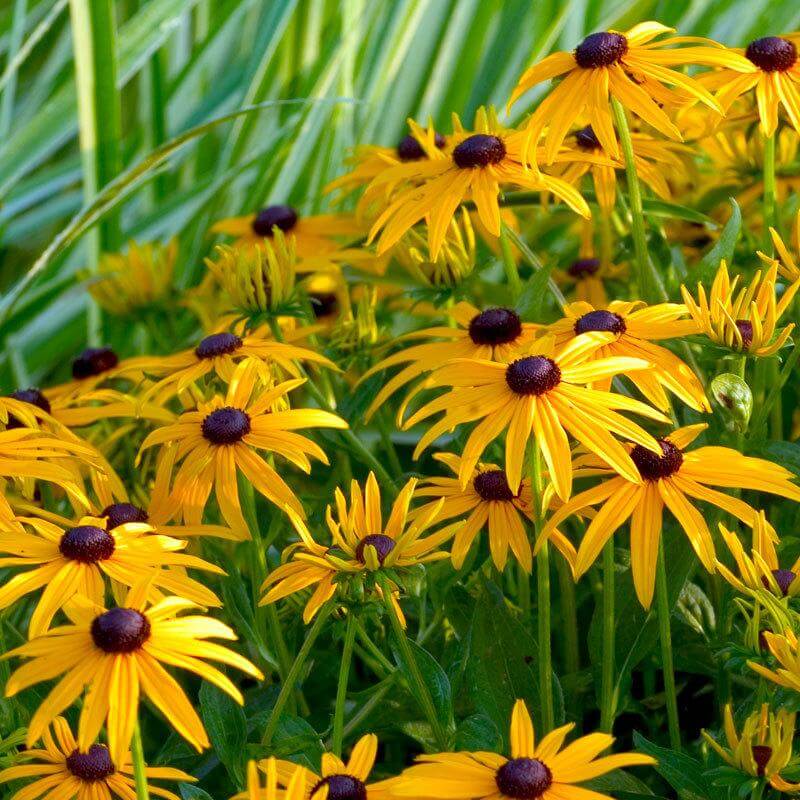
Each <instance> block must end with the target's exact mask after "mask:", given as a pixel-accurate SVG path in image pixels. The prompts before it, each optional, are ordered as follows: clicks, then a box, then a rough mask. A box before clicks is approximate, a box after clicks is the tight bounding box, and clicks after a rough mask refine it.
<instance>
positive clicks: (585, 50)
mask: <svg viewBox="0 0 800 800" xmlns="http://www.w3.org/2000/svg"><path fill="white" fill-rule="evenodd" d="M673 32H674V29H672V28H667V27H665V26H664V25H661V24H659V23H657V22H642V23H640V24H638V25H635V26H634V27H633V28H631V29H630V30H629V31H625V32H624V33H621V32H618V31H602V32H600V33H592V34H590V35H589V36H587V37H586V38H585V39H584V40H583V41H582V42H581V43H580V44H579V45H578V46H577V47H576V48H575V50H574V51H573V52H571V53H567V52H560V53H553V54H552V55H549V56H547V57H546V58H544V59H542V61H540V62H539V63H538V64H534V65H533V66H532V67H531V68H530V69H528V70H527V71H526V72H524V73H523V74H522V76H521V77H520V79H519V82H518V83H517V85H516V87H515V88H514V91H513V92H512V94H511V99H510V101H509V105H511V104H513V103H515V102H516V101H517V100H518V99H519V97H520V96H521V95H523V94H524V93H525V92H527V91H528V90H529V89H531V88H532V87H533V86H536V84H538V83H541V82H542V81H546V80H550V79H551V78H556V77H558V76H560V75H563V76H564V78H563V80H562V81H561V82H560V83H559V84H558V86H556V88H555V89H554V90H553V91H552V92H551V93H550V94H549V95H548V96H547V97H546V98H545V99H544V100H543V101H542V102H541V103H540V104H539V105H538V106H537V108H536V110H535V111H534V112H533V114H531V116H530V118H529V119H528V121H527V122H526V123H525V132H526V135H527V137H528V140H529V142H530V144H529V149H530V148H533V147H535V146H536V144H537V143H538V142H539V140H540V139H541V138H542V137H543V136H544V158H543V161H544V163H546V164H552V163H553V161H554V160H555V158H556V154H557V153H558V150H559V148H560V147H561V144H562V142H563V141H564V138H565V137H566V135H567V133H568V131H569V130H570V128H571V127H572V126H573V125H574V124H575V122H576V121H577V120H578V119H581V118H583V117H587V118H588V120H589V123H590V125H591V126H592V129H593V131H594V133H595V134H596V136H597V138H598V139H599V140H600V142H601V143H602V145H603V149H604V150H605V151H606V152H607V153H609V154H610V155H612V156H613V157H614V158H619V155H620V153H619V146H618V144H617V137H616V135H615V133H614V124H613V121H612V117H611V104H610V102H609V96H610V97H611V98H614V99H616V100H618V101H619V102H620V103H621V104H622V105H623V106H625V107H626V108H627V109H628V110H629V111H631V112H632V113H633V114H635V115H636V116H637V117H639V118H640V119H642V120H644V121H645V122H646V123H648V124H649V125H651V126H652V127H653V128H655V129H656V130H657V131H659V132H660V133H662V134H664V136H667V137H668V138H670V139H680V138H681V134H680V131H679V130H678V128H677V127H676V126H675V123H674V122H673V121H672V120H671V119H670V118H669V116H668V115H667V113H666V112H665V111H664V109H663V108H661V105H660V104H663V103H664V102H665V100H667V99H669V98H672V100H673V102H674V104H675V105H680V104H681V103H682V102H683V101H684V97H685V96H688V97H689V98H690V99H692V100H700V101H701V102H703V103H705V104H706V105H707V106H709V107H710V108H712V109H714V110H718V109H719V105H718V104H717V102H716V101H715V100H714V98H713V97H712V96H711V94H710V93H709V91H708V90H707V89H705V88H704V87H703V86H702V85H701V84H700V83H699V82H698V81H697V80H696V79H694V78H691V77H689V76H688V75H686V74H684V73H683V72H681V71H679V70H676V69H672V67H680V66H684V65H686V64H698V65H706V66H716V65H728V64H731V63H738V62H739V61H744V58H743V57H742V56H738V55H736V54H732V53H730V52H729V51H728V50H726V49H724V48H722V47H719V46H715V45H714V46H712V43H710V42H709V43H708V45H705V44H701V45H697V46H694V47H674V46H673V45H674V44H681V43H682V42H681V38H680V37H674V38H673V37H666V38H663V39H659V40H658V41H656V39H657V37H659V36H662V35H663V34H668V33H673ZM651 86H652V87H653V88H651ZM656 87H657V94H658V96H655V95H654V91H653V90H654V89H655V88H656ZM648 89H649V91H648ZM676 90H677V91H676ZM677 92H682V93H683V97H682V96H681V95H679V94H677Z"/></svg>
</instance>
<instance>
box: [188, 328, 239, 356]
mask: <svg viewBox="0 0 800 800" xmlns="http://www.w3.org/2000/svg"><path fill="white" fill-rule="evenodd" d="M241 346H242V340H241V339H240V338H239V337H238V336H236V334H234V333H212V334H211V335H210V336H206V338H205V339H203V340H202V341H201V342H200V344H199V345H197V347H195V349H194V354H195V355H196V356H197V357H198V358H214V357H215V356H224V355H228V354H230V353H234V352H236V351H237V350H238V349H239V348H240V347H241Z"/></svg>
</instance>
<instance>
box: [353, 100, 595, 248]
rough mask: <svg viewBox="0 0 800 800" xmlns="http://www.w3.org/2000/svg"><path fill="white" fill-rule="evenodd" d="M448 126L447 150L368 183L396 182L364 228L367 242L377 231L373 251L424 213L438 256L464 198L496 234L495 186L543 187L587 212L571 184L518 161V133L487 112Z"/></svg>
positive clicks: (380, 186)
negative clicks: (466, 123) (468, 123)
mask: <svg viewBox="0 0 800 800" xmlns="http://www.w3.org/2000/svg"><path fill="white" fill-rule="evenodd" d="M454 128H455V131H454V133H453V135H452V136H451V137H449V141H450V142H451V144H452V145H453V147H452V150H449V149H448V152H443V151H440V150H438V149H436V148H435V147H434V148H433V149H430V148H429V149H428V158H427V159H426V160H424V161H415V162H412V163H410V164H402V165H400V166H397V167H394V168H392V169H389V170H387V171H386V172H385V173H382V174H381V175H379V176H378V177H376V178H375V179H374V180H373V182H372V184H370V187H369V189H368V190H367V192H368V194H369V193H372V192H375V193H381V194H382V193H384V192H385V191H386V190H387V188H391V187H395V186H398V185H401V188H399V190H398V191H397V194H396V195H394V196H393V199H392V201H391V202H390V203H389V205H388V206H387V207H386V209H385V210H384V211H383V213H382V214H381V215H380V216H379V217H378V219H377V220H375V223H374V224H373V226H372V229H371V230H370V233H369V239H368V241H369V242H371V241H372V240H373V239H375V237H376V236H378V233H379V232H381V231H382V233H381V235H380V238H379V239H378V253H379V254H381V253H385V252H386V251H387V250H389V248H391V247H393V246H394V245H395V244H396V243H397V242H398V241H399V240H400V237H401V236H402V235H403V234H404V233H405V232H406V231H407V230H408V229H409V228H411V227H412V226H413V225H415V224H416V223H417V222H419V221H420V220H421V219H423V218H427V220H428V246H429V251H430V257H431V258H432V259H436V258H438V256H439V251H440V250H441V247H442V243H443V242H444V238H445V235H446V233H447V229H448V225H449V224H450V220H451V219H452V218H453V214H454V213H455V211H456V209H457V208H458V206H459V205H460V204H461V203H463V202H465V201H467V200H472V201H473V202H474V203H475V207H476V209H477V212H478V215H479V216H480V218H481V221H482V222H483V224H484V225H485V226H486V228H487V230H488V231H489V233H491V234H492V236H499V235H500V205H499V203H498V195H499V194H500V191H501V186H503V187H507V186H519V187H522V188H527V189H531V190H533V191H543V192H548V193H550V194H553V195H554V196H555V197H557V198H559V200H562V201H563V202H565V203H566V204H567V205H568V206H570V207H571V208H572V209H573V210H574V211H576V212H577V213H578V214H581V215H582V216H584V217H588V216H589V207H588V206H587V205H586V201H585V200H584V199H583V197H581V195H580V193H579V192H578V191H577V190H576V189H575V188H573V187H572V186H570V185H569V184H568V183H566V182H565V181H563V180H561V179H560V178H554V177H552V176H549V175H545V174H543V173H539V172H532V171H531V170H529V169H528V168H527V167H526V166H524V165H523V163H522V160H521V156H520V147H521V144H522V138H521V136H520V134H519V133H517V132H515V131H509V130H507V129H505V128H503V127H502V126H501V125H500V124H499V122H498V121H497V118H496V116H495V115H494V114H493V113H492V114H487V113H486V111H485V110H484V109H481V110H480V111H479V112H478V114H477V116H476V120H475V130H474V131H465V130H464V129H463V128H462V126H461V123H460V122H459V120H458V118H454ZM418 138H420V139H421V137H418ZM425 147H428V145H427V143H426V144H425ZM563 158H564V159H566V160H568V161H573V160H575V159H578V160H580V159H582V158H589V156H585V155H584V154H581V153H575V152H568V153H565V154H563Z"/></svg>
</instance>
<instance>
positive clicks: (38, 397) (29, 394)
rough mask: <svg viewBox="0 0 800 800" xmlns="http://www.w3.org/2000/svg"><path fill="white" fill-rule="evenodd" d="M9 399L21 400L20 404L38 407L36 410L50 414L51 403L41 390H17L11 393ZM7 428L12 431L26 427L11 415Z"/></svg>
mask: <svg viewBox="0 0 800 800" xmlns="http://www.w3.org/2000/svg"><path fill="white" fill-rule="evenodd" d="M9 397H12V398H13V399H14V400H19V401H20V403H27V404H28V405H31V406H36V408H39V409H41V410H42V411H44V412H45V413H46V414H49V413H50V401H49V400H48V399H47V398H46V397H45V396H44V394H42V392H41V391H40V390H39V389H35V388H33V387H31V388H30V389H17V390H16V391H15V392H11V394H10V395H9ZM6 427H7V428H8V429H9V430H11V429H12V428H24V427H25V426H24V425H23V424H22V422H21V421H20V420H18V419H17V418H16V417H15V416H14V415H13V414H9V416H8V424H7V425H6Z"/></svg>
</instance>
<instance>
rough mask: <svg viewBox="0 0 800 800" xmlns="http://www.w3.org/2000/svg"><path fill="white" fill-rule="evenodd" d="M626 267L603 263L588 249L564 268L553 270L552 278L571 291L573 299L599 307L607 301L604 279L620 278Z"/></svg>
mask: <svg viewBox="0 0 800 800" xmlns="http://www.w3.org/2000/svg"><path fill="white" fill-rule="evenodd" d="M626 271H627V269H626V267H625V266H624V265H620V264H603V263H602V261H601V260H600V259H599V258H595V257H594V256H593V255H591V251H589V253H588V254H586V255H583V254H582V255H581V257H580V258H577V259H576V260H575V261H573V262H571V263H570V264H569V266H567V267H565V268H564V269H556V270H553V280H555V282H556V283H557V284H558V285H559V286H563V287H564V288H565V290H567V291H568V292H571V293H572V297H573V298H574V299H575V300H580V301H583V302H585V303H590V304H591V305H593V306H594V307H595V308H601V307H603V306H605V305H606V304H607V303H608V294H607V292H606V285H605V282H606V281H610V280H614V279H615V278H621V277H623V276H624V275H625V273H626Z"/></svg>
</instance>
